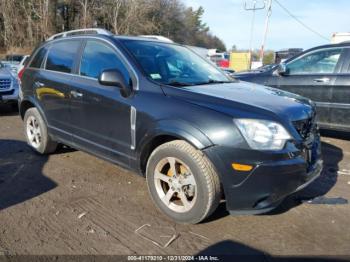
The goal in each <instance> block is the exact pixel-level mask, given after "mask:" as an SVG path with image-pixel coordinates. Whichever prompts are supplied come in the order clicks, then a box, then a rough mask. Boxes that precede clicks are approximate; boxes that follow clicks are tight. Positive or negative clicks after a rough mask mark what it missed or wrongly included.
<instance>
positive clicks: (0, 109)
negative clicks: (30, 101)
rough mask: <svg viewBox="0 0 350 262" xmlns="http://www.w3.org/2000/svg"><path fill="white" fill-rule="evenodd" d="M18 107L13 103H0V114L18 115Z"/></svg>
mask: <svg viewBox="0 0 350 262" xmlns="http://www.w3.org/2000/svg"><path fill="white" fill-rule="evenodd" d="M18 114H19V111H18V107H17V106H15V105H11V104H0V116H17V115H18Z"/></svg>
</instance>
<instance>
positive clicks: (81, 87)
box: [70, 39, 132, 164]
mask: <svg viewBox="0 0 350 262" xmlns="http://www.w3.org/2000/svg"><path fill="white" fill-rule="evenodd" d="M107 69H118V70H119V71H120V72H121V73H122V74H123V76H124V77H125V79H126V82H129V83H130V84H131V80H130V79H131V73H130V72H129V70H128V67H127V66H126V64H125V62H124V61H123V59H122V57H121V55H120V53H119V52H118V51H117V49H116V48H115V47H114V46H113V45H111V44H109V43H107V42H106V41H102V40H98V39H94V40H93V39H91V40H86V43H85V46H84V49H83V51H82V54H81V62H80V70H79V71H78V73H77V75H75V76H74V77H73V78H72V79H71V82H70V84H71V86H72V88H73V93H72V112H71V118H72V122H73V123H74V131H73V140H74V143H75V144H76V145H77V147H79V148H82V149H85V150H87V151H90V152H92V153H95V154H98V155H100V156H105V157H106V158H108V159H110V160H112V161H115V162H118V163H119V164H128V163H129V156H130V154H131V148H132V142H131V122H130V121H131V120H130V114H131V106H130V101H131V98H125V97H123V96H122V95H121V94H120V89H119V88H117V87H108V86H103V85H101V84H100V83H99V81H98V77H99V76H100V74H101V73H102V71H104V70H107Z"/></svg>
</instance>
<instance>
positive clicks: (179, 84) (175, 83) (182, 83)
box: [165, 81, 194, 86]
mask: <svg viewBox="0 0 350 262" xmlns="http://www.w3.org/2000/svg"><path fill="white" fill-rule="evenodd" d="M165 84H166V85H171V86H193V85H194V84H193V83H188V82H179V81H170V82H169V83H165Z"/></svg>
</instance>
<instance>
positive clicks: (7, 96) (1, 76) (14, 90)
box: [0, 62, 19, 106]
mask: <svg viewBox="0 0 350 262" xmlns="http://www.w3.org/2000/svg"><path fill="white" fill-rule="evenodd" d="M18 91H19V82H18V80H17V76H16V74H14V73H13V71H12V70H11V68H10V67H8V66H7V65H5V64H4V63H2V62H0V103H12V104H13V105H14V106H17V100H18Z"/></svg>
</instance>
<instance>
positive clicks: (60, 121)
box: [33, 39, 81, 140]
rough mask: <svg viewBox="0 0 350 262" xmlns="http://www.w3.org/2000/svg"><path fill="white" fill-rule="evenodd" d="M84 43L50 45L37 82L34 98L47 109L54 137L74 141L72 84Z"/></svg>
mask: <svg viewBox="0 0 350 262" xmlns="http://www.w3.org/2000/svg"><path fill="white" fill-rule="evenodd" d="M80 46H81V41H80V40H77V39H75V40H63V41H58V42H54V43H52V44H51V45H50V46H49V50H48V53H47V57H46V61H45V62H44V65H43V67H44V70H40V72H39V73H38V74H36V76H35V79H33V85H34V95H36V97H37V100H38V101H39V103H40V105H41V107H42V109H43V110H44V113H45V116H46V120H47V122H48V128H49V131H50V133H51V134H53V135H56V136H59V137H60V138H61V139H63V140H71V137H70V133H71V131H72V129H71V118H70V91H71V90H70V81H71V79H72V72H73V71H74V68H75V66H76V61H77V59H76V58H77V55H78V53H79V52H78V51H79V49H80Z"/></svg>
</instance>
